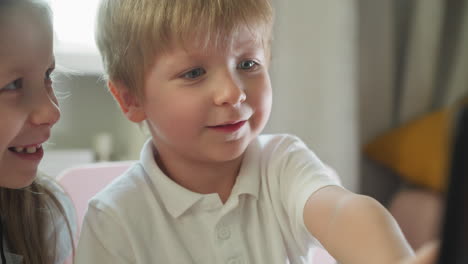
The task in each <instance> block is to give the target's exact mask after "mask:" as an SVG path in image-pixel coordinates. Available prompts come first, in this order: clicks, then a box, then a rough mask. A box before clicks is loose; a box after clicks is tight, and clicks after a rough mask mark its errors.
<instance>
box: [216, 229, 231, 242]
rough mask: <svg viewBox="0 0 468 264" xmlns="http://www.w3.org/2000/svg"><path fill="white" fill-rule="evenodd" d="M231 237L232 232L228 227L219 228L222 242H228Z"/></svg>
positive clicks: (219, 236)
mask: <svg viewBox="0 0 468 264" xmlns="http://www.w3.org/2000/svg"><path fill="white" fill-rule="evenodd" d="M230 237H231V231H229V228H227V227H224V226H222V227H220V228H218V238H219V239H221V240H227V239H229V238H230Z"/></svg>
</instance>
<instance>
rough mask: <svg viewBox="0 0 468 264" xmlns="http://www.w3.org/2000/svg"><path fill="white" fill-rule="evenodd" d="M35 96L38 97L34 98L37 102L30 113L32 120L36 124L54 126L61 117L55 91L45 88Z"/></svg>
mask: <svg viewBox="0 0 468 264" xmlns="http://www.w3.org/2000/svg"><path fill="white" fill-rule="evenodd" d="M35 96H36V98H32V100H33V101H35V102H36V103H35V104H34V106H33V108H32V112H31V114H30V122H31V123H32V124H33V125H36V126H40V125H46V126H50V127H51V126H53V125H54V124H55V123H57V121H58V120H59V119H60V110H59V108H58V102H57V98H56V97H55V95H54V93H53V92H52V91H51V92H47V91H45V90H44V91H43V92H41V94H40V95H39V94H36V95H35Z"/></svg>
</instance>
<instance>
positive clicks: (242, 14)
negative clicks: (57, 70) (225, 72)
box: [96, 0, 273, 96]
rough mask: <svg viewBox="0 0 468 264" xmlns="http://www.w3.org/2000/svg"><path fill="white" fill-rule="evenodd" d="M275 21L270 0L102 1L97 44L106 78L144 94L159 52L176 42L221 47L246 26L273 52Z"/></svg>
mask: <svg viewBox="0 0 468 264" xmlns="http://www.w3.org/2000/svg"><path fill="white" fill-rule="evenodd" d="M272 25H273V10H272V7H271V3H270V0H208V1H207V0H103V1H102V2H101V5H100V8H99V11H98V16H97V24H96V43H97V46H98V48H99V50H100V53H101V56H102V60H103V64H104V68H105V70H106V72H107V75H108V76H107V77H108V78H109V79H110V80H112V81H117V82H121V83H122V84H123V85H124V86H126V87H127V88H128V90H129V92H130V93H132V94H134V95H137V96H141V95H142V87H143V82H144V79H145V78H144V77H145V75H146V73H147V72H148V70H149V68H150V67H151V66H152V64H153V63H154V59H155V57H156V55H158V54H161V53H162V52H164V51H167V50H168V49H170V48H171V46H172V45H173V44H182V45H185V44H188V43H190V45H193V44H196V45H200V48H205V49H206V48H209V49H211V48H217V47H219V46H223V45H226V44H229V42H230V41H232V40H233V38H235V35H236V33H237V32H238V31H239V30H241V29H244V28H246V29H248V30H250V31H251V33H252V36H253V37H255V38H258V39H257V40H258V41H261V42H262V43H264V46H265V48H266V49H268V50H267V51H268V52H269V48H270V39H271V31H272ZM194 40H195V43H193V41H194Z"/></svg>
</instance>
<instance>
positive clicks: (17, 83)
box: [0, 79, 23, 91]
mask: <svg viewBox="0 0 468 264" xmlns="http://www.w3.org/2000/svg"><path fill="white" fill-rule="evenodd" d="M22 86H23V79H17V80H14V81H13V82H11V83H9V84H7V85H5V86H4V87H2V88H1V89H0V91H14V90H17V89H20V88H21V87H22Z"/></svg>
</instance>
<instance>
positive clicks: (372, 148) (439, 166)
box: [364, 109, 453, 192]
mask: <svg viewBox="0 0 468 264" xmlns="http://www.w3.org/2000/svg"><path fill="white" fill-rule="evenodd" d="M452 112H453V111H452V110H449V109H445V110H441V111H438V112H434V113H431V114H428V115H426V116H424V117H422V118H421V119H417V120H414V121H412V122H409V123H408V124H406V125H404V126H402V127H399V128H396V129H393V130H392V131H390V132H388V133H385V134H383V135H382V136H380V137H378V138H376V139H375V140H373V141H372V142H371V143H369V144H368V145H366V146H365V148H364V152H365V153H366V154H367V155H368V157H369V158H370V159H372V160H375V161H377V162H379V163H381V164H383V165H384V166H386V167H389V168H391V169H393V170H394V171H396V172H397V173H398V174H399V175H401V177H402V178H403V179H405V180H407V181H408V182H410V183H413V184H416V185H419V186H423V187H426V188H429V189H432V190H435V191H438V192H441V191H444V189H445V185H446V178H447V177H446V176H447V173H448V160H449V157H448V155H449V145H450V139H451V136H450V135H451V134H450V129H449V128H450V123H451V118H452Z"/></svg>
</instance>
